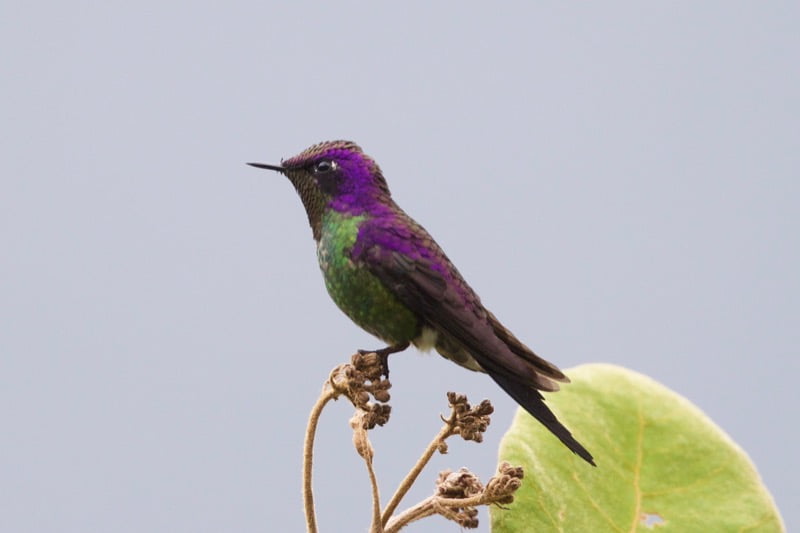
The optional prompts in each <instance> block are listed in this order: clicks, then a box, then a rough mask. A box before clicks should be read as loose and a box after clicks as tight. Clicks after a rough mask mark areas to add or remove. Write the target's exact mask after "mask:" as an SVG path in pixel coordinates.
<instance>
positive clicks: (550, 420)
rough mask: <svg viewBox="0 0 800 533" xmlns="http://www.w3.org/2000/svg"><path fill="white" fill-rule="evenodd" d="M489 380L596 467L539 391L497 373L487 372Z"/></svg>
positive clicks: (568, 446) (590, 456)
mask: <svg viewBox="0 0 800 533" xmlns="http://www.w3.org/2000/svg"><path fill="white" fill-rule="evenodd" d="M488 374H489V375H490V376H491V378H492V379H493V380H494V381H495V382H496V383H497V384H498V385H500V387H502V388H503V390H504V391H506V392H507V393H508V395H509V396H511V397H512V398H514V400H515V401H516V402H517V403H518V404H520V405H521V406H522V407H523V408H524V409H525V410H526V411H528V412H529V413H530V414H531V415H532V416H533V417H534V418H536V420H538V421H539V422H541V423H542V424H543V425H544V427H546V428H547V429H549V430H550V432H551V433H552V434H553V435H555V436H556V437H558V440H560V441H561V442H563V443H564V445H565V446H566V447H567V448H569V449H570V450H572V451H573V452H574V453H575V454H577V455H578V456H580V457H581V458H582V459H583V460H585V461H586V462H587V463H589V464H590V465H592V466H597V465H596V464H595V463H594V458H593V457H592V454H590V453H589V451H588V450H587V449H586V448H584V447H583V446H582V445H581V443H580V442H578V441H577V440H575V437H573V436H572V433H570V432H569V430H568V429H567V428H566V427H564V425H563V424H562V423H561V422H559V421H558V419H557V418H556V415H554V414H553V411H551V410H550V408H548V407H547V406H546V405H545V403H544V397H543V396H542V395H541V393H540V392H539V391H537V390H536V389H533V388H531V386H530V385H526V384H524V383H520V382H519V381H515V380H514V379H512V378H509V377H508V376H505V375H503V374H499V373H497V372H491V371H490V372H488Z"/></svg>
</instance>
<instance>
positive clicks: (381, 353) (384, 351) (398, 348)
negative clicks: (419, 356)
mask: <svg viewBox="0 0 800 533" xmlns="http://www.w3.org/2000/svg"><path fill="white" fill-rule="evenodd" d="M408 346H409V343H408V342H406V343H403V344H397V345H395V346H387V347H386V348H381V349H380V350H359V351H358V353H360V354H361V355H365V354H368V353H374V354H376V355H377V356H378V357H380V359H381V368H382V369H383V370H382V371H381V374H382V375H383V376H386V377H387V378H388V377H389V355H391V354H393V353H397V352H402V351H403V350H405V349H406V348H408Z"/></svg>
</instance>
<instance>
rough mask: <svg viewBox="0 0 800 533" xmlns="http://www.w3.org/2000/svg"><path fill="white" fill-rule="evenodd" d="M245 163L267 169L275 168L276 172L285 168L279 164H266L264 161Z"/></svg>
mask: <svg viewBox="0 0 800 533" xmlns="http://www.w3.org/2000/svg"><path fill="white" fill-rule="evenodd" d="M247 164H248V165H250V166H251V167H256V168H265V169H267V170H275V171H277V172H283V171H284V170H286V169H285V168H283V167H282V166H280V165H267V164H266V163H247Z"/></svg>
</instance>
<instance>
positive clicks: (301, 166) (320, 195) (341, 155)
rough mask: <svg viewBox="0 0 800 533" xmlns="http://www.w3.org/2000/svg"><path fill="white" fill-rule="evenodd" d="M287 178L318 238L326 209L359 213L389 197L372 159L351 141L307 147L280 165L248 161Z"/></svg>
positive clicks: (370, 209)
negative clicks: (295, 191)
mask: <svg viewBox="0 0 800 533" xmlns="http://www.w3.org/2000/svg"><path fill="white" fill-rule="evenodd" d="M248 165H251V166H254V167H257V168H264V169H268V170H275V171H277V172H280V173H282V174H284V175H286V177H288V178H289V181H291V182H292V185H294V188H295V190H297V193H298V194H299V195H300V199H301V200H302V201H303V206H304V207H305V209H306V213H307V214H308V221H309V224H311V229H312V230H313V232H314V238H315V239H319V234H320V224H321V218H322V214H323V212H324V211H325V210H326V209H333V210H336V211H339V212H345V213H349V214H354V215H359V214H363V213H365V212H370V211H372V210H373V209H375V208H376V207H381V206H383V205H385V204H386V203H387V202H389V201H390V193H389V187H388V185H387V184H386V179H384V177H383V174H382V173H381V169H380V168H379V167H378V164H377V163H375V161H374V160H373V159H372V158H371V157H369V156H368V155H366V154H365V153H364V152H363V151H362V150H361V148H360V147H359V146H358V145H357V144H356V143H354V142H351V141H327V142H323V143H319V144H315V145H314V146H311V147H309V148H306V149H305V150H303V151H302V152H300V153H299V154H297V155H296V156H293V157H290V158H289V159H283V160H281V164H280V165H270V164H265V163H248Z"/></svg>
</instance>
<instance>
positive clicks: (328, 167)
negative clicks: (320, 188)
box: [313, 159, 336, 174]
mask: <svg viewBox="0 0 800 533" xmlns="http://www.w3.org/2000/svg"><path fill="white" fill-rule="evenodd" d="M313 170H314V174H327V173H328V172H332V171H333V170H336V163H335V162H334V161H328V160H326V159H323V160H322V161H317V162H316V163H314V167H313Z"/></svg>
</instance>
